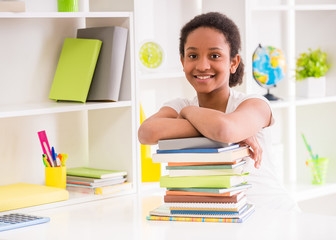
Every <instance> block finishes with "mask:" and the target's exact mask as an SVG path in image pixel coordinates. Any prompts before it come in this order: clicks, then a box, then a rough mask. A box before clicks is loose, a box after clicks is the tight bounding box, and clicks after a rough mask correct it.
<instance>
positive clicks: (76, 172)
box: [67, 167, 127, 178]
mask: <svg viewBox="0 0 336 240" xmlns="http://www.w3.org/2000/svg"><path fill="white" fill-rule="evenodd" d="M67 175H68V176H79V177H88V178H112V177H120V176H126V175H127V172H125V171H119V170H108V169H97V168H89V167H77V168H68V169H67Z"/></svg>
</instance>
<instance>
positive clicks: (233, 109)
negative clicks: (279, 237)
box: [138, 12, 296, 209]
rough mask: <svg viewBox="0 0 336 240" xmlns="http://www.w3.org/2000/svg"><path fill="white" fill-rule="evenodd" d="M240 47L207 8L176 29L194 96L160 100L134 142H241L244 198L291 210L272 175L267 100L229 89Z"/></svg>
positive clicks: (231, 28) (235, 34)
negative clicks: (246, 154)
mask: <svg viewBox="0 0 336 240" xmlns="http://www.w3.org/2000/svg"><path fill="white" fill-rule="evenodd" d="M240 48H241V42H240V34H239V30H238V27H237V26H236V24H235V23H234V22H233V21H232V20H231V19H229V18H227V17H226V16H225V15H223V14H221V13H216V12H211V13H207V14H202V15H199V16H196V17H195V18H194V19H192V20H191V21H190V22H188V23H187V24H186V25H185V26H184V27H183V28H182V30H181V36H180V58H181V63H182V66H183V70H184V72H185V76H186V78H187V80H188V81H189V83H190V84H191V85H192V87H193V88H194V89H195V91H196V95H197V96H196V97H195V98H194V99H191V100H189V99H175V100H172V101H170V102H167V103H165V104H164V106H163V107H162V108H161V109H160V110H159V111H158V112H157V113H156V114H154V115H153V116H151V117H149V118H148V119H147V120H145V121H144V122H143V123H142V125H141V126H140V128H139V132H138V135H139V141H140V142H141V143H142V144H145V145H153V144H157V142H158V140H161V139H171V138H183V137H196V136H205V137H207V138H210V139H213V140H215V141H219V142H239V143H242V144H247V145H249V146H250V148H251V149H252V151H251V159H250V161H248V164H247V166H246V171H248V172H250V175H249V176H248V182H249V183H251V184H252V186H253V187H252V188H251V189H249V190H248V194H247V195H248V199H249V200H251V201H252V202H253V203H254V204H256V206H257V207H258V206H259V207H271V208H282V209H293V208H296V204H295V202H294V201H293V200H292V199H291V198H290V197H289V195H288V194H287V192H286V191H285V189H284V188H283V187H282V185H281V184H280V182H279V181H278V179H277V177H276V169H275V163H274V162H273V160H272V157H271V155H270V150H271V145H270V142H271V139H269V127H270V126H271V125H273V123H274V119H273V116H272V110H271V107H270V104H269V102H268V101H267V99H265V98H264V97H262V96H259V95H255V94H253V95H246V94H243V93H240V92H237V91H235V90H233V89H232V87H234V86H236V85H239V84H241V83H242V81H243V74H244V64H243V62H242V59H241V57H240V55H239V50H240ZM253 161H254V164H253ZM253 165H254V167H253Z"/></svg>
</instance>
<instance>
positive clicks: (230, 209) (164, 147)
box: [147, 137, 254, 223]
mask: <svg viewBox="0 0 336 240" xmlns="http://www.w3.org/2000/svg"><path fill="white" fill-rule="evenodd" d="M158 146H159V149H158V150H157V153H155V154H153V156H152V159H153V162H155V163H167V164H168V165H167V166H166V169H167V170H168V172H169V174H168V175H165V176H161V178H160V187H164V188H166V194H165V196H164V204H163V205H162V206H160V207H158V208H156V209H154V210H152V211H150V212H149V216H148V217H147V219H148V220H161V221H200V222H233V223H236V222H238V223H239V222H243V221H245V220H246V219H247V218H248V217H249V216H250V215H251V214H252V213H253V212H254V205H252V204H249V203H248V202H247V198H246V191H247V189H248V188H250V187H251V185H250V184H248V183H247V182H246V180H245V175H246V174H248V173H245V172H244V164H245V163H246V160H244V158H245V157H248V156H249V149H248V147H240V146H239V145H238V144H227V143H220V142H216V141H213V140H210V139H208V138H205V137H197V138H180V139H170V140H162V141H159V143H158Z"/></svg>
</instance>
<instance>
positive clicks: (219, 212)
mask: <svg viewBox="0 0 336 240" xmlns="http://www.w3.org/2000/svg"><path fill="white" fill-rule="evenodd" d="M247 208H248V204H245V205H244V207H242V208H241V209H239V210H238V211H225V210H196V209H193V210H187V209H186V210H182V209H181V210H170V213H171V214H176V215H177V214H178V215H231V216H235V217H239V215H240V214H242V213H243V212H244V211H245V210H246V209H247Z"/></svg>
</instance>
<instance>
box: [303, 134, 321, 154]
mask: <svg viewBox="0 0 336 240" xmlns="http://www.w3.org/2000/svg"><path fill="white" fill-rule="evenodd" d="M301 136H302V138H303V141H304V143H305V145H306V148H307V150H308V152H309V155H310V157H311V158H312V159H317V158H318V156H317V155H316V156H314V154H313V152H312V149H311V147H310V145H309V144H308V143H307V140H306V138H305V136H304V134H303V133H301Z"/></svg>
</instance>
